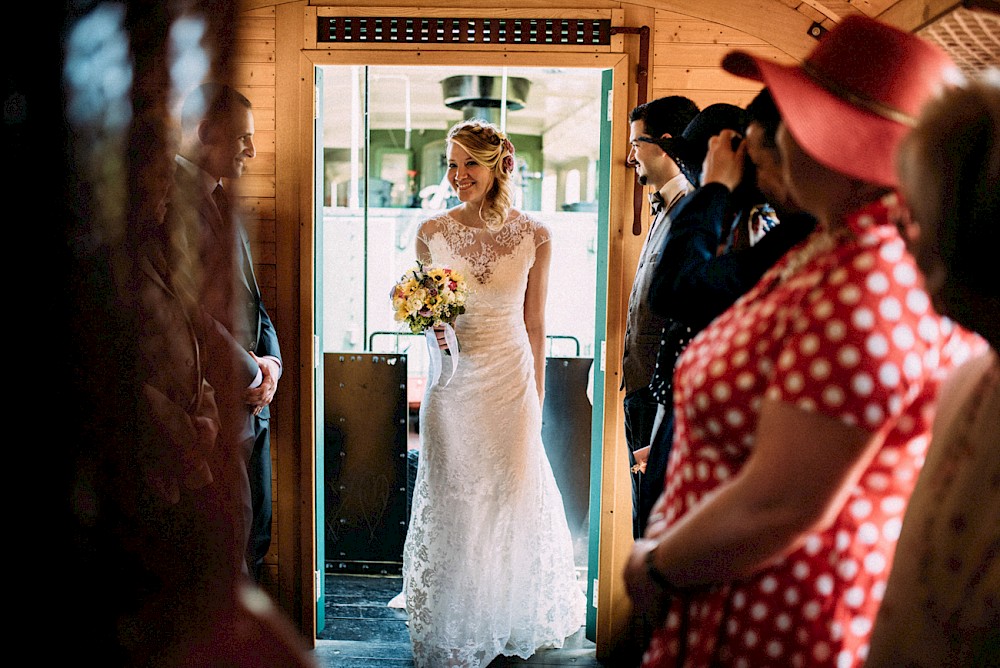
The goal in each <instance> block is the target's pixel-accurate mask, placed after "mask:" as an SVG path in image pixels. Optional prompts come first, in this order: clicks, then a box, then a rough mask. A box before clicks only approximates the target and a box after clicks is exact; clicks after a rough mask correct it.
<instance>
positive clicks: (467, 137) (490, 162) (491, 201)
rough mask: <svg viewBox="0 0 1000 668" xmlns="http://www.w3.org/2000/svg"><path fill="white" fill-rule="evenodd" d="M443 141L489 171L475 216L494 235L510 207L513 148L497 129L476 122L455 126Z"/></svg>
mask: <svg viewBox="0 0 1000 668" xmlns="http://www.w3.org/2000/svg"><path fill="white" fill-rule="evenodd" d="M447 140H448V142H449V143H454V144H457V145H458V146H461V147H462V148H463V149H465V152H466V153H468V154H469V156H470V157H471V158H472V159H473V160H475V161H476V162H477V163H479V164H480V165H482V166H483V167H486V168H487V169H489V170H490V171H491V172H493V185H492V186H491V187H490V191H489V192H488V193H486V197H485V198H484V199H483V204H482V205H481V207H480V209H479V216H480V217H481V218H482V219H483V221H485V223H486V228H487V229H488V230H490V231H493V232H496V231H497V230H499V229H500V228H501V227H503V224H504V223H505V222H506V221H507V213H508V212H509V211H510V209H511V206H512V205H513V193H512V189H511V175H512V174H513V173H514V145H513V144H511V143H510V140H509V139H507V135H505V134H504V133H503V132H501V131H500V128H498V127H497V126H495V125H493V124H492V123H487V122H486V121H482V120H478V119H472V120H468V121H463V122H461V123H458V124H457V125H455V126H454V127H453V128H452V129H451V130H449V132H448V137H447Z"/></svg>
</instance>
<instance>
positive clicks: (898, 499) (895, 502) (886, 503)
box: [878, 495, 906, 515]
mask: <svg viewBox="0 0 1000 668" xmlns="http://www.w3.org/2000/svg"><path fill="white" fill-rule="evenodd" d="M878 506H879V508H880V509H881V510H882V512H883V513H886V514H887V515H896V514H899V513H902V512H903V511H904V510H906V499H905V498H903V497H902V496H896V495H893V496H887V497H885V498H884V499H882V500H881V501H880V502H879V504H878Z"/></svg>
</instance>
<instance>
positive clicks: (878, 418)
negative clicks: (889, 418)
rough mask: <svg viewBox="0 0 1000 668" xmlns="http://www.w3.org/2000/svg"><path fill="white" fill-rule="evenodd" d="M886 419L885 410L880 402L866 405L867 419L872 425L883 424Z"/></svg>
mask: <svg viewBox="0 0 1000 668" xmlns="http://www.w3.org/2000/svg"><path fill="white" fill-rule="evenodd" d="M884 419H885V411H883V410H882V407H881V406H879V405H878V404H868V405H867V406H865V421H866V422H867V423H868V424H869V425H872V426H877V425H881V424H882V420H884Z"/></svg>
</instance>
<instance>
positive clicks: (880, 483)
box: [862, 472, 889, 492]
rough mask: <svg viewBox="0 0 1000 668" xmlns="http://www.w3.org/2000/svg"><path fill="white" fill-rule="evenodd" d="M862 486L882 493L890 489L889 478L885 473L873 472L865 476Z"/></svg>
mask: <svg viewBox="0 0 1000 668" xmlns="http://www.w3.org/2000/svg"><path fill="white" fill-rule="evenodd" d="M862 484H864V486H865V488H866V489H869V490H872V491H876V492H881V491H884V490H886V489H889V477H888V476H887V475H885V474H884V473H878V472H872V473H869V474H868V475H866V476H865V478H864V481H863V483H862Z"/></svg>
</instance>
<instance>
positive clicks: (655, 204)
mask: <svg viewBox="0 0 1000 668" xmlns="http://www.w3.org/2000/svg"><path fill="white" fill-rule="evenodd" d="M663 206H664V201H663V195H661V194H660V193H659V192H655V193H653V194H652V195H650V196H649V215H651V216H653V217H654V218H655V217H656V215H657V214H659V213H660V211H661V210H662V209H663Z"/></svg>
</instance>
